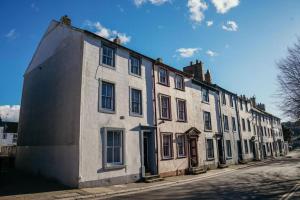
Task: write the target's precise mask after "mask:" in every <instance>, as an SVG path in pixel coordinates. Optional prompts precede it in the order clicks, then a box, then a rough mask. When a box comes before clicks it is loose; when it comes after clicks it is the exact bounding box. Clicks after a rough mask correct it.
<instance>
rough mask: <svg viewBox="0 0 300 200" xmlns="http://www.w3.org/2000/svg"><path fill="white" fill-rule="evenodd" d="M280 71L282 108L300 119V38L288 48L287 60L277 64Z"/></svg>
mask: <svg viewBox="0 0 300 200" xmlns="http://www.w3.org/2000/svg"><path fill="white" fill-rule="evenodd" d="M277 67H278V69H279V71H280V73H279V75H278V76H277V79H278V82H279V97H280V99H281V100H280V108H281V110H282V111H283V113H284V114H285V115H286V116H288V117H291V118H292V119H295V120H298V119H300V38H298V41H297V42H296V43H295V44H294V46H293V47H289V48H288V55H287V57H286V58H284V59H282V60H280V61H279V62H278V63H277Z"/></svg>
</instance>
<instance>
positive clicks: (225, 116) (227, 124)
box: [223, 114, 229, 132]
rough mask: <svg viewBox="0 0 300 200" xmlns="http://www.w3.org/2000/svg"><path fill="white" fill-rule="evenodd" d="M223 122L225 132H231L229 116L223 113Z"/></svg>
mask: <svg viewBox="0 0 300 200" xmlns="http://www.w3.org/2000/svg"><path fill="white" fill-rule="evenodd" d="M225 119H226V120H225ZM223 122H224V124H223V130H224V132H229V121H228V116H227V115H224V114H223ZM225 122H226V123H225ZM226 126H227V127H226Z"/></svg>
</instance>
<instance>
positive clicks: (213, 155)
mask: <svg viewBox="0 0 300 200" xmlns="http://www.w3.org/2000/svg"><path fill="white" fill-rule="evenodd" d="M208 141H211V144H212V148H211V149H212V152H211V153H212V157H209V153H208V152H209V151H208V150H209V142H208ZM205 144H206V160H208V161H211V160H214V159H215V147H214V140H213V139H212V138H206V140H205Z"/></svg>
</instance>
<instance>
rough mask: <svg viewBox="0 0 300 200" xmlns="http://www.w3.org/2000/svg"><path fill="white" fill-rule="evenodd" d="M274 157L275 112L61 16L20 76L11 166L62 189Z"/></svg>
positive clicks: (192, 68)
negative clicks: (48, 179) (59, 184)
mask: <svg viewBox="0 0 300 200" xmlns="http://www.w3.org/2000/svg"><path fill="white" fill-rule="evenodd" d="M283 154H284V141H283V136H282V129H281V125H280V119H279V118H278V117H276V116H274V115H272V114H270V113H268V112H266V110H265V108H264V105H263V104H257V103H256V102H255V98H254V97H252V98H247V97H245V96H238V95H237V94H235V93H233V92H230V91H228V90H226V89H224V88H222V87H221V86H219V85H217V84H213V83H212V78H211V74H210V72H209V71H206V72H205V71H204V66H203V63H202V62H200V61H196V62H194V63H190V65H189V66H187V67H184V68H183V70H182V71H181V70H178V69H176V68H174V67H172V66H169V65H167V64H165V63H163V61H162V59H153V58H150V57H148V56H146V55H143V54H141V53H138V52H136V51H134V50H131V49H128V48H127V47H125V46H123V45H121V44H120V40H119V39H118V38H116V39H115V40H114V41H110V40H107V39H105V38H102V37H100V36H98V35H96V34H94V33H91V32H89V31H87V30H83V29H79V28H76V27H73V26H71V20H70V19H69V18H67V17H62V19H61V21H60V22H59V21H52V22H51V23H50V25H49V27H48V29H47V30H46V32H45V34H44V36H43V38H42V40H41V42H40V43H39V45H38V47H37V50H36V52H35V54H34V55H33V58H32V60H31V62H30V64H29V66H28V68H27V70H26V72H25V74H24V84H23V94H22V102H21V110H20V121H19V137H18V149H17V160H16V166H17V167H18V168H19V169H23V170H28V171H31V172H33V173H38V174H42V175H44V176H47V177H51V178H55V179H57V180H59V181H60V182H62V183H64V184H66V185H69V186H72V187H90V186H98V185H109V184H120V183H127V182H133V181H137V180H140V179H142V178H145V177H146V178H147V177H149V176H150V177H151V175H159V176H160V177H166V176H173V175H181V174H187V173H191V174H193V173H197V172H199V171H205V170H207V169H214V168H217V167H224V166H227V165H231V164H237V163H238V162H247V161H250V160H261V159H264V158H266V157H269V156H280V155H283Z"/></svg>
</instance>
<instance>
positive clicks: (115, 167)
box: [104, 165, 126, 171]
mask: <svg viewBox="0 0 300 200" xmlns="http://www.w3.org/2000/svg"><path fill="white" fill-rule="evenodd" d="M125 167H126V166H125V165H110V166H105V167H104V170H107V171H109V170H118V169H124V168H125Z"/></svg>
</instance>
